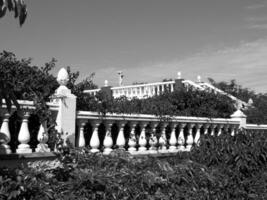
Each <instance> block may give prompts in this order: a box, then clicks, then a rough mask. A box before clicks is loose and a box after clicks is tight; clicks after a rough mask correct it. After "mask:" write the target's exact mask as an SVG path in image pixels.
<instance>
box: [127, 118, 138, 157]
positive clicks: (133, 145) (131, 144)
mask: <svg viewBox="0 0 267 200" xmlns="http://www.w3.org/2000/svg"><path fill="white" fill-rule="evenodd" d="M136 125H137V123H136V122H133V121H132V122H131V123H130V129H131V133H130V138H129V141H128V145H129V148H128V151H129V152H130V153H131V154H134V153H135V152H136V137H135V128H136Z"/></svg>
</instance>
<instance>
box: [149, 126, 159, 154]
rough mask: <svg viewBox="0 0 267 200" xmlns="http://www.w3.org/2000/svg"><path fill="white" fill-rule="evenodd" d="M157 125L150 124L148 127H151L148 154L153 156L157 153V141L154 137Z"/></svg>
mask: <svg viewBox="0 0 267 200" xmlns="http://www.w3.org/2000/svg"><path fill="white" fill-rule="evenodd" d="M157 125H158V123H156V122H152V123H151V125H150V127H151V135H150V138H149V145H150V147H149V153H150V154H155V153H157V148H156V145H157V143H158V139H157V136H156V127H157Z"/></svg>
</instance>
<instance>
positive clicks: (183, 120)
mask: <svg viewBox="0 0 267 200" xmlns="http://www.w3.org/2000/svg"><path fill="white" fill-rule="evenodd" d="M164 119H165V120H164ZM166 119H167V120H166ZM88 123H89V124H90V125H91V127H92V132H91V139H90V141H89V146H90V147H91V151H92V152H98V151H101V149H103V153H104V154H109V153H110V152H111V151H112V150H113V149H114V145H116V146H117V147H118V148H121V149H127V150H128V151H129V152H130V153H131V154H157V153H175V152H178V151H190V149H191V147H192V145H193V144H197V143H198V141H199V138H200V136H201V135H202V134H211V135H220V134H222V132H226V133H229V134H231V135H234V134H235V132H236V131H237V129H238V128H239V125H240V121H239V120H237V119H221V118H200V117H180V116H176V117H169V118H168V117H167V116H165V117H164V118H159V117H157V116H154V115H144V114H112V113H107V114H106V115H105V116H103V115H101V114H99V113H97V112H87V111H79V112H77V125H78V135H79V136H78V141H77V142H76V145H77V146H79V147H83V146H85V145H86V142H85V141H86V140H85V137H86V135H87V136H88V134H90V133H85V131H84V130H85V125H86V124H88ZM101 124H102V126H104V127H105V133H100V132H99V127H100V125H101ZM113 126H117V132H114V130H113V131H112V127H113ZM126 127H128V134H127V133H126V131H125V130H126V129H127V128H126ZM137 127H139V128H137ZM102 134H103V135H102ZM116 135H117V136H116ZM127 135H128V136H127ZM156 135H157V136H156ZM101 136H102V138H103V140H102V141H101V140H100V137H101ZM115 136H116V137H115Z"/></svg>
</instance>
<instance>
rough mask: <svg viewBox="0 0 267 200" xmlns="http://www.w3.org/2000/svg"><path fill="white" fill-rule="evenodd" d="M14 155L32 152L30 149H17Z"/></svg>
mask: <svg viewBox="0 0 267 200" xmlns="http://www.w3.org/2000/svg"><path fill="white" fill-rule="evenodd" d="M16 153H19V154H21V153H32V150H31V149H17V150H16Z"/></svg>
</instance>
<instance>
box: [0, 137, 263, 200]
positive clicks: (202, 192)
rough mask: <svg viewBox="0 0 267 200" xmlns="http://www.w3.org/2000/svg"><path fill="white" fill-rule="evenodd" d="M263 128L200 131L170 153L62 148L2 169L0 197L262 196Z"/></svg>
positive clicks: (212, 197)
mask: <svg viewBox="0 0 267 200" xmlns="http://www.w3.org/2000/svg"><path fill="white" fill-rule="evenodd" d="M266 144H267V139H266V137H265V136H264V135H263V134H262V135H261V134H245V133H240V134H237V135H236V136H234V137H232V136H229V135H221V136H218V137H216V138H215V137H212V136H203V137H202V138H201V142H200V146H199V147H194V149H193V150H192V152H190V153H185V152H184V153H178V154H177V155H175V156H174V157H167V158H160V159H157V158H151V157H142V158H137V157H132V156H131V155H129V154H127V153H126V152H124V151H122V150H117V151H115V152H113V153H112V154H111V155H110V156H103V155H102V154H90V153H88V149H76V150H74V149H72V150H71V149H64V151H63V153H62V154H60V156H59V158H58V160H55V161H46V162H44V161H39V162H33V163H30V164H29V168H25V169H23V170H8V169H2V170H1V171H0V199H47V200H48V199H149V200H152V199H153V200H156V199H164V200H165V199H166V200H168V199H257V200H258V199H266V198H267V171H266V166H267V165H266V164H267V145H266Z"/></svg>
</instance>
